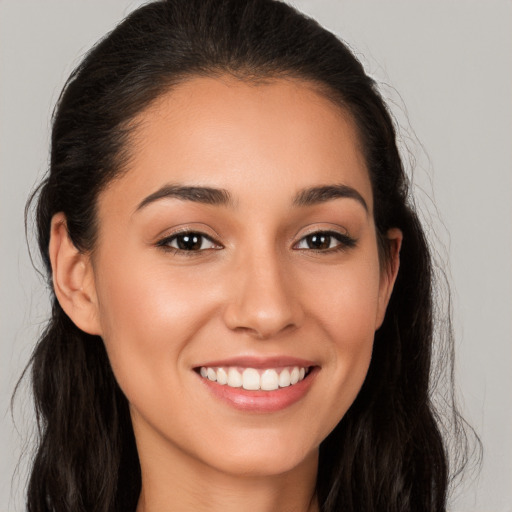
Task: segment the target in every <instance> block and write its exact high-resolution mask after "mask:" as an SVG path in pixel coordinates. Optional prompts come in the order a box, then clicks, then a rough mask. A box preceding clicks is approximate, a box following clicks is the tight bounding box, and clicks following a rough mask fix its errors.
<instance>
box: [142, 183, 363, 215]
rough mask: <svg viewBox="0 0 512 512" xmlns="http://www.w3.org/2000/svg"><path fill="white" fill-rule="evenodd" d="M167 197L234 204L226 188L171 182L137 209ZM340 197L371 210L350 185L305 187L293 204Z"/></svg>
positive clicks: (144, 200)
mask: <svg viewBox="0 0 512 512" xmlns="http://www.w3.org/2000/svg"><path fill="white" fill-rule="evenodd" d="M166 198H175V199H180V200H182V201H192V202H195V203H202V204H209V205H214V206H228V205H233V199H232V197H231V194H230V193H229V191H228V190H225V189H221V188H212V187H194V186H184V185H174V184H169V185H164V186H163V187H161V188H159V189H158V190H157V191H156V192H153V193H152V194H150V195H149V196H147V197H146V198H144V199H143V200H142V201H141V202H140V203H139V205H138V206H137V208H136V210H135V211H139V210H141V209H143V208H144V207H146V206H148V205H149V204H151V203H154V202H155V201H158V200H160V199H166ZM339 198H349V199H355V200H356V201H358V202H359V203H360V204H361V205H362V206H363V208H364V209H365V210H366V211H367V212H368V211H369V210H368V205H367V204H366V201H365V200H364V199H363V196H362V195H361V194H360V193H359V192H358V191H357V190H356V189H355V188H352V187H349V186H348V185H323V186H320V187H312V188H306V189H303V190H301V191H300V192H299V193H298V194H297V195H296V196H295V198H294V199H293V205H294V206H298V207H303V206H313V205H316V204H321V203H325V202H327V201H332V200H333V199H339Z"/></svg>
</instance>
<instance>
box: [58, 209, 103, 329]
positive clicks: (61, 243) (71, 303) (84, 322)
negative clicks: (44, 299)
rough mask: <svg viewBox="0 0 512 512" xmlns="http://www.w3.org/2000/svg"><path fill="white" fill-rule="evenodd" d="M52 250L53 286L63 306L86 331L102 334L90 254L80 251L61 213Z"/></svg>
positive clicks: (78, 325)
mask: <svg viewBox="0 0 512 512" xmlns="http://www.w3.org/2000/svg"><path fill="white" fill-rule="evenodd" d="M49 249H50V251H49V252H50V261H51V265H52V278H53V288H54V290H55V295H56V296H57V300H58V301H59V303H60V305H61V307H62V309H63V310H64V311H65V312H66V314H67V315H68V316H69V318H71V320H72V321H73V323H74V324H75V325H76V326H77V327H79V328H80V329H82V330H83V331H85V332H87V333H89V334H98V335H99V334H101V329H100V325H99V321H98V307H97V299H96V289H95V285H94V275H93V269H92V265H91V261H90V257H89V256H88V255H87V254H84V253H82V252H80V251H79V250H78V249H77V248H76V247H75V245H74V244H73V242H72V241H71V239H70V238H69V234H68V229H67V221H66V216H65V215H64V214H63V213H62V212H61V213H57V214H55V215H54V216H53V218H52V223H51V231H50V248H49Z"/></svg>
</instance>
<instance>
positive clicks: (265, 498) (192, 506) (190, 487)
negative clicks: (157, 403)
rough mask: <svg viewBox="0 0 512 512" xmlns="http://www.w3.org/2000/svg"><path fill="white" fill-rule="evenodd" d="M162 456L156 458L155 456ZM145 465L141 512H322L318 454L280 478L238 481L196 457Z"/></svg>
mask: <svg viewBox="0 0 512 512" xmlns="http://www.w3.org/2000/svg"><path fill="white" fill-rule="evenodd" d="M155 455H156V454H155ZM159 455H160V456H157V457H156V458H153V457H148V458H146V460H142V459H141V470H142V491H141V495H140V498H139V503H138V506H137V511H136V512H171V511H182V510H194V511H196V512H203V511H204V512H206V511H208V512H239V511H240V510H242V511H243V510H250V511H251V512H291V511H293V512H318V510H319V508H318V504H317V500H316V496H315V485H316V474H317V469H318V454H317V453H312V454H311V455H310V456H308V457H307V458H306V459H305V460H304V461H303V462H302V463H301V464H300V465H299V466H298V467H295V468H293V469H292V470H290V471H288V472H286V473H283V474H278V475H264V476H261V475H257V476H254V475H237V474H229V473H224V472H221V471H218V470H216V469H215V468H212V467H209V466H205V465H204V464H203V463H202V462H200V461H198V460H197V459H193V458H192V457H178V458H176V457H170V458H169V459H168V461H169V463H164V464H162V462H163V461H162V458H163V457H162V456H163V454H159Z"/></svg>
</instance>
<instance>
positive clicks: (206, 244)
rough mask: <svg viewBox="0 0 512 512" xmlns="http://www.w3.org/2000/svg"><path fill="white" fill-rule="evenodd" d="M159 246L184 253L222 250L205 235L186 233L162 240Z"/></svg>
mask: <svg viewBox="0 0 512 512" xmlns="http://www.w3.org/2000/svg"><path fill="white" fill-rule="evenodd" d="M157 245H158V246H159V247H162V248H164V249H171V250H175V251H183V252H198V251H205V250H208V249H220V246H219V244H217V243H216V242H214V241H213V240H212V239H211V238H210V237H209V236H207V235H205V234H204V233H199V232H195V231H186V232H183V233H178V234H175V235H172V236H168V237H166V238H164V239H162V240H160V241H159V242H158V243H157Z"/></svg>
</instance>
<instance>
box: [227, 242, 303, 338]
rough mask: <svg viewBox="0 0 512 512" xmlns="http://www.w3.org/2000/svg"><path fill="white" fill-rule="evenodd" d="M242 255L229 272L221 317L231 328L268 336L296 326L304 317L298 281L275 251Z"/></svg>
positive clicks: (254, 335)
mask: <svg viewBox="0 0 512 512" xmlns="http://www.w3.org/2000/svg"><path fill="white" fill-rule="evenodd" d="M272 252H273V251H268V252H267V253H266V254H262V253H261V252H260V253H259V254H252V255H250V256H247V255H246V256H243V257H242V259H243V261H241V262H240V263H239V264H237V265H235V268H234V271H233V273H232V277H233V280H232V281H231V289H232V292H231V293H230V299H229V301H228V304H227V306H226V308H225V310H224V321H225V324H226V325H227V327H228V328H229V329H231V330H234V331H239V332H245V333H247V334H249V335H251V336H253V337H255V338H257V339H269V338H272V337H275V336H277V335H279V334H281V333H283V332H284V331H292V330H294V329H296V328H297V327H299V326H300V325H301V323H302V319H303V316H304V314H303V309H302V306H301V303H300V299H299V297H300V295H299V282H298V281H297V280H296V279H293V277H292V276H290V275H289V274H290V272H289V271H287V269H286V265H284V264H283V262H280V261H279V258H278V257H277V255H275V254H272Z"/></svg>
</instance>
